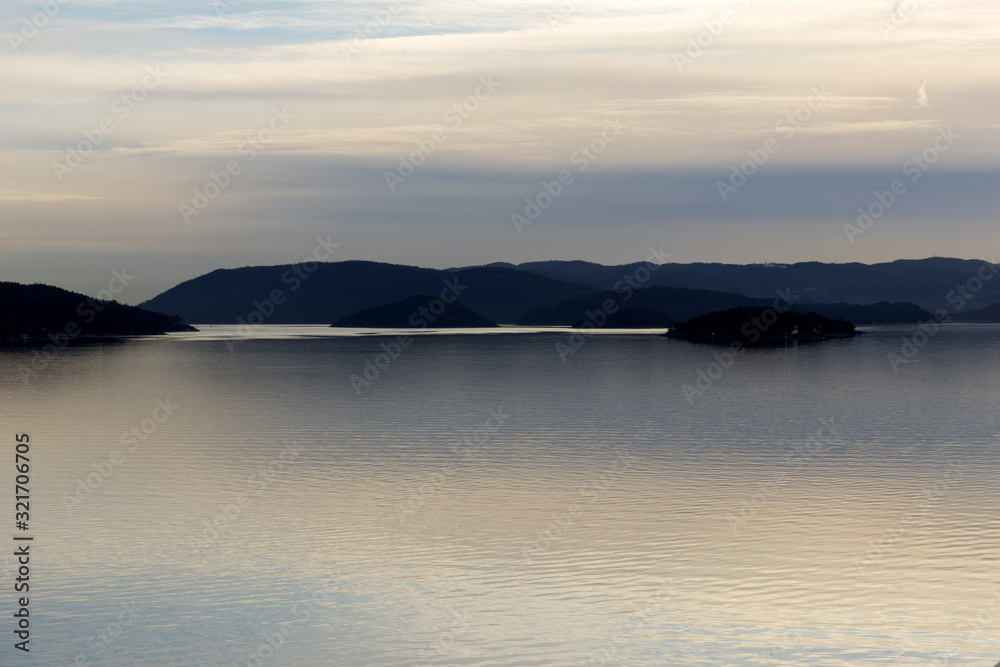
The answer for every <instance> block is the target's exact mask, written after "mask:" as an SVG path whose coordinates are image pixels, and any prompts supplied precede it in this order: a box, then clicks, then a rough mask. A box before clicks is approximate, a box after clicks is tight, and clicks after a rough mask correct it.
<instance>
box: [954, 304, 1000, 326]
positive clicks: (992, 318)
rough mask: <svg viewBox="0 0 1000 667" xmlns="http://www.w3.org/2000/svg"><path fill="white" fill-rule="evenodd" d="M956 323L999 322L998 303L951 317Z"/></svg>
mask: <svg viewBox="0 0 1000 667" xmlns="http://www.w3.org/2000/svg"><path fill="white" fill-rule="evenodd" d="M953 319H954V320H955V321H956V322H1000V302H998V303H994V304H992V305H989V306H986V307H985V308H980V309H979V310H970V311H968V312H959V313H955V314H954V315H953Z"/></svg>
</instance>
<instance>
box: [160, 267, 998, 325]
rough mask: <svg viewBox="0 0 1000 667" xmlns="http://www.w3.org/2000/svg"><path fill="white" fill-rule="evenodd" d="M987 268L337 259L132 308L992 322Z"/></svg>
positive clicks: (233, 275)
mask: <svg viewBox="0 0 1000 667" xmlns="http://www.w3.org/2000/svg"><path fill="white" fill-rule="evenodd" d="M307 268H311V269H312V270H311V272H310V271H306V269H307ZM994 272H995V269H994V268H993V266H992V265H991V264H989V263H986V262H983V261H982V260H961V259H948V258H930V259H923V260H898V261H895V262H889V263H884V264H873V265H866V264H824V263H820V262H804V263H799V264H791V265H774V264H767V265H733V264H703V263H699V264H662V265H655V264H647V263H635V264H628V265H621V266H604V265H601V264H594V263H590V262H582V261H569V262H563V261H551V262H533V263H529V264H521V265H517V266H514V265H510V264H491V265H488V266H478V267H463V268H453V269H447V270H438V269H425V268H419V267H412V266H401V265H395V264H385V263H379V262H367V261H345V262H334V263H319V264H316V265H313V266H311V267H307V266H305V265H281V266H258V267H245V268H240V269H219V270H216V271H213V272H211V273H208V274H205V275H203V276H200V277H198V278H194V279H193V280H189V281H187V282H184V283H181V284H180V285H177V286H176V287H173V288H171V289H169V290H167V291H166V292H163V293H162V294H160V295H158V296H156V297H154V298H153V299H151V300H149V301H146V302H145V303H143V304H141V306H142V307H143V308H146V309H148V310H153V311H157V312H162V313H167V314H169V315H177V316H180V317H182V318H183V319H184V320H185V321H187V322H190V323H203V324H230V323H236V322H240V321H249V322H251V323H253V322H254V321H255V320H254V319H253V318H254V317H256V318H257V319H258V320H262V321H263V322H265V323H268V324H293V323H299V324H332V323H335V322H337V321H338V320H340V319H341V318H343V317H345V316H348V315H353V314H354V313H357V312H358V311H363V310H365V309H370V308H376V307H379V306H385V305H387V304H393V303H397V302H401V301H405V300H407V299H410V298H411V297H414V295H427V296H428V297H430V298H434V297H436V295H438V294H444V293H449V294H451V295H452V296H454V297H455V298H460V299H461V303H462V304H463V305H464V306H465V307H467V308H468V309H470V310H471V311H473V312H475V313H477V314H479V315H481V316H483V317H485V318H488V319H489V320H491V321H493V322H498V323H501V324H514V323H520V324H553V325H573V324H576V323H578V322H580V321H581V320H582V319H583V318H584V313H585V312H586V311H588V310H592V309H593V308H599V307H601V304H603V303H604V302H606V301H607V300H609V299H610V300H612V301H614V303H615V304H616V307H627V308H630V309H631V308H634V309H641V310H644V311H647V312H649V313H658V314H660V315H663V316H666V317H668V318H670V319H671V320H673V321H683V320H686V319H689V318H691V317H694V316H696V315H700V314H704V313H707V312H711V311H714V310H721V309H726V308H733V307H738V306H762V307H763V306H767V305H770V304H772V303H773V302H774V301H775V299H776V298H778V296H779V295H787V296H786V298H787V300H788V303H790V304H791V305H792V307H793V309H794V310H797V311H802V312H806V311H807V310H814V311H815V312H817V313H819V314H821V315H824V316H826V317H833V318H843V319H849V320H851V321H853V322H855V323H856V324H887V323H893V322H916V321H918V320H921V319H928V318H929V317H930V313H929V312H928V311H929V310H933V309H938V308H944V309H946V310H947V311H948V312H949V314H950V315H951V316H952V317H954V318H955V319H972V320H974V319H976V318H977V317H978V318H981V319H982V320H984V321H996V320H997V318H998V317H1000V305H997V306H995V307H993V308H992V309H991V310H984V311H981V312H980V313H979V314H976V313H973V311H974V310H978V309H981V308H985V307H987V306H992V305H993V304H995V303H997V302H1000V280H997V281H992V277H993V275H994ZM980 276H981V277H980ZM861 306H864V307H861ZM255 313H257V315H255Z"/></svg>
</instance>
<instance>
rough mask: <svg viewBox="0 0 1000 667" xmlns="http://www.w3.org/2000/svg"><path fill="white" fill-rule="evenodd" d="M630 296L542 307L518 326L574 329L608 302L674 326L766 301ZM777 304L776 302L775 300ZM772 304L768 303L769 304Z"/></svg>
mask: <svg viewBox="0 0 1000 667" xmlns="http://www.w3.org/2000/svg"><path fill="white" fill-rule="evenodd" d="M625 296H627V293H625V294H622V293H619V292H615V291H606V292H594V293H592V294H587V295H583V296H578V297H574V298H572V299H567V300H565V301H560V302H558V303H555V304H552V305H545V306H539V307H537V308H533V309H531V310H529V311H528V312H527V313H526V314H525V315H524V316H523V317H522V318H521V319H520V320H519V321H518V324H523V325H527V326H571V325H574V324H576V323H577V322H579V321H581V320H583V319H586V318H587V313H588V312H594V311H598V310H601V309H602V308H604V304H605V303H606V302H608V301H611V302H613V304H614V305H613V307H612V308H610V309H608V310H609V312H610V310H614V309H615V308H638V309H641V310H647V311H652V312H654V313H659V314H661V315H665V316H666V317H668V318H669V319H671V320H672V321H674V322H680V321H683V320H686V319H688V318H691V317H694V316H695V315H701V314H702V313H707V312H710V311H713V310H721V309H725V308H732V307H734V306H745V305H756V304H757V303H758V302H760V303H761V305H765V304H764V301H763V300H759V299H751V298H750V297H747V296H744V295H743V294H733V293H726V292H712V291H709V290H695V289H683V288H676V287H644V288H643V289H640V290H637V291H634V292H632V295H631V297H630V298H629V299H628V300H627V301H626V300H625ZM772 300H773V299H772ZM772 300H769V301H767V303H768V304H770V303H771V301H772Z"/></svg>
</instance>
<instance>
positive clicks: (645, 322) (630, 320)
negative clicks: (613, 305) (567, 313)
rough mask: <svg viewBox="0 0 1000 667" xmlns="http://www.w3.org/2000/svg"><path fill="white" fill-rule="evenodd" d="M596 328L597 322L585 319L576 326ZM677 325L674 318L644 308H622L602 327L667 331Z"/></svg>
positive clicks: (575, 325)
mask: <svg viewBox="0 0 1000 667" xmlns="http://www.w3.org/2000/svg"><path fill="white" fill-rule="evenodd" d="M588 322H589V323H590V326H595V325H596V324H597V322H594V320H592V319H583V320H580V321H579V322H577V323H576V324H574V325H573V326H574V327H576V328H578V329H579V328H581V327H583V326H584V325H586V324H587V323H588ZM676 323H677V320H675V319H674V318H672V317H669V316H667V315H664V314H663V313H657V312H656V311H653V310H644V309H642V308H622V309H621V310H618V311H615V312H614V313H612V314H610V315H608V319H607V320H606V321H605V322H604V324H603V325H601V328H603V329H666V328H668V327H672V326H673V325H674V324H676Z"/></svg>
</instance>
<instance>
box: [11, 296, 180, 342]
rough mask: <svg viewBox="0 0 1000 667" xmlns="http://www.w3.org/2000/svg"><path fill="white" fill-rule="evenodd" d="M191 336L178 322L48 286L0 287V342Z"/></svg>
mask: <svg viewBox="0 0 1000 667" xmlns="http://www.w3.org/2000/svg"><path fill="white" fill-rule="evenodd" d="M168 331H195V329H194V328H192V327H190V326H188V325H186V324H184V322H183V321H182V320H181V319H180V318H179V317H172V316H169V315H164V314H162V313H157V312H152V311H149V310H144V309H142V308H136V307H135V306H126V305H123V304H120V303H118V302H117V301H99V300H97V299H92V298H90V297H87V296H84V295H83V294H77V293H75V292H70V291H68V290H64V289H60V288H59V287H52V286H49V285H21V284H19V283H0V342H8V343H9V342H17V341H21V340H24V339H25V337H27V338H28V339H35V340H41V339H46V338H49V337H50V336H57V337H59V338H61V339H66V338H69V339H72V338H76V337H78V336H133V335H151V334H162V333H166V332H168Z"/></svg>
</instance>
